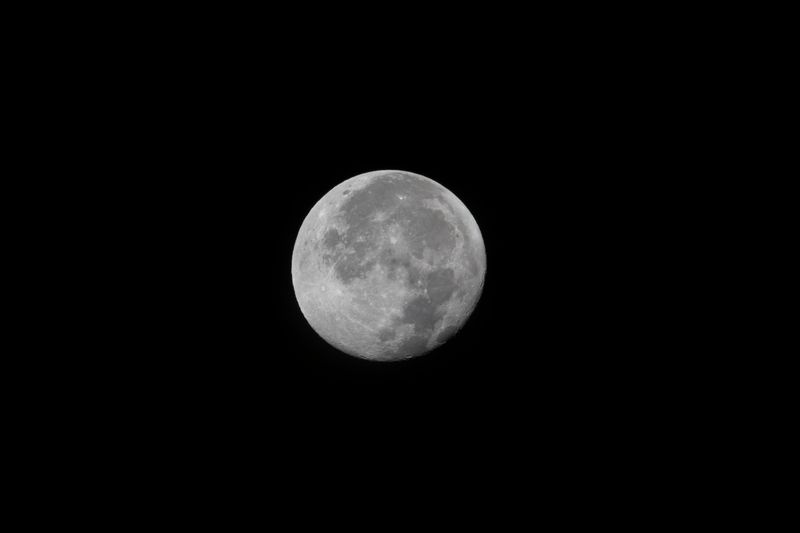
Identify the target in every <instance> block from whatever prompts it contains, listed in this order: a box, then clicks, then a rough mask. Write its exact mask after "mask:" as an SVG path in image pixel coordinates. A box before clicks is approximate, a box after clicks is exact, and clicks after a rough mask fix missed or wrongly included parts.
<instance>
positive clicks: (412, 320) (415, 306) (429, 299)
mask: <svg viewBox="0 0 800 533" xmlns="http://www.w3.org/2000/svg"><path fill="white" fill-rule="evenodd" d="M425 287H426V288H427V293H426V294H424V295H420V296H417V297H416V298H414V299H413V300H411V301H410V302H409V303H408V304H406V307H405V308H404V309H403V316H402V317H401V318H400V319H399V320H398V321H397V322H396V323H395V326H400V325H403V324H410V325H412V326H414V334H413V336H411V337H410V338H408V339H406V340H405V341H404V342H403V344H401V345H400V346H399V347H398V349H397V353H398V354H400V355H409V354H411V353H417V352H418V351H419V350H420V349H424V348H425V347H426V345H427V342H428V339H429V338H430V336H431V334H432V333H433V331H434V329H436V324H437V323H438V322H439V320H441V318H442V316H443V314H444V312H443V310H442V309H441V308H440V306H441V305H442V304H444V303H446V302H447V301H448V300H450V298H451V297H452V296H453V293H454V292H455V290H456V280H455V273H454V272H453V269H452V268H442V269H439V270H434V271H432V272H429V273H428V274H427V276H426V281H425ZM440 337H441V336H440Z"/></svg>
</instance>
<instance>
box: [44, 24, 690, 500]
mask: <svg viewBox="0 0 800 533" xmlns="http://www.w3.org/2000/svg"><path fill="white" fill-rule="evenodd" d="M444 23H445V22H443V24H444ZM274 24H276V25H278V26H280V25H281V23H279V22H275V23H274ZM447 24H450V25H451V26H452V27H453V28H456V29H458V28H462V29H463V32H461V34H459V35H448V34H442V33H440V31H439V30H440V29H441V26H437V25H436V24H435V23H434V24H432V25H430V26H425V27H423V28H422V29H421V30H420V31H416V32H415V33H413V35H410V36H409V34H408V32H405V33H398V32H397V31H390V30H381V31H380V32H377V31H366V30H363V29H362V30H361V31H351V32H344V31H342V32H337V31H336V28H335V27H328V28H327V31H326V32H322V33H321V34H315V35H314V37H315V38H314V39H310V38H309V37H308V33H305V34H301V33H293V32H291V31H289V32H283V33H281V32H274V31H267V30H266V29H265V28H263V27H259V26H258V24H254V25H253V27H250V28H242V27H240V26H238V25H234V26H232V27H230V28H227V29H226V28H224V27H223V26H224V25H223V24H221V23H220V24H217V25H214V26H213V27H212V29H213V31H212V30H211V29H209V26H193V25H191V24H189V23H186V22H185V21H184V22H182V23H180V24H178V23H177V22H175V23H173V24H172V25H167V26H166V31H158V30H153V32H149V33H147V34H146V35H144V34H142V33H141V32H140V31H139V30H136V31H135V32H132V33H130V34H128V35H130V37H129V38H128V37H125V34H122V35H123V37H122V38H121V39H119V42H118V43H117V44H115V45H114V46H110V45H109V46H107V44H108V42H109V39H110V38H111V37H110V36H102V38H100V39H98V38H95V39H94V40H92V39H88V40H87V42H86V46H85V48H83V49H78V50H77V51H76V50H74V49H71V50H68V51H66V52H65V51H63V50H59V49H54V50H52V51H51V56H50V57H51V58H55V59H52V61H53V63H54V65H57V66H60V67H61V68H62V69H61V70H55V69H54V71H53V72H55V74H53V79H52V80H51V82H52V84H57V85H58V86H59V87H62V88H63V89H62V90H61V91H59V92H57V93H56V96H55V97H53V96H51V95H50V94H49V93H48V97H49V98H55V100H56V101H55V103H54V104H52V103H48V104H44V103H43V106H45V105H52V106H53V107H52V112H51V117H50V118H51V119H53V120H52V122H53V123H54V124H55V126H53V127H52V128H50V129H47V135H50V136H52V137H53V138H54V139H68V140H69V142H66V141H64V142H63V144H62V146H69V148H68V149H66V150H64V152H63V153H59V154H58V155H57V156H55V155H54V156H52V157H53V158H57V159H58V163H59V165H60V167H61V168H69V169H72V173H71V174H70V175H74V176H75V178H74V179H70V180H67V179H65V180H64V181H62V182H61V183H62V185H60V187H63V189H64V190H65V191H68V192H69V194H71V195H75V196H77V197H79V198H81V199H82V204H81V205H85V206H86V208H81V209H78V208H71V210H72V211H73V213H72V215H71V216H74V217H75V218H76V219H79V220H82V221H83V223H84V231H82V232H79V233H78V234H77V236H76V234H75V233H71V231H72V230H69V231H67V230H59V229H56V230H54V231H64V233H65V237H66V238H67V239H68V240H69V242H71V243H72V242H77V241H79V240H81V239H86V242H87V243H88V245H87V249H88V250H89V251H90V252H91V257H92V258H93V259H92V261H91V262H90V263H89V264H86V263H85V260H84V259H83V257H84V256H83V255H81V253H80V252H79V250H80V248H79V247H78V246H77V245H71V248H69V249H68V250H67V251H66V252H65V254H64V255H63V256H62V257H61V258H60V261H62V262H67V263H70V264H74V265H75V267H76V268H77V269H79V270H81V276H82V278H81V279H87V280H88V281H87V282H86V284H81V283H75V282H74V281H71V282H70V283H71V284H70V286H71V287H75V288H74V289H73V290H74V291H75V292H76V294H75V296H74V298H73V300H70V301H79V302H81V307H86V308H87V309H88V310H89V314H88V316H87V318H82V315H78V316H80V317H81V318H80V319H79V321H80V326H79V327H76V328H74V329H73V330H72V331H70V332H69V333H68V335H69V336H70V337H69V338H78V339H80V341H79V342H77V343H76V346H79V347H80V349H81V353H82V355H81V356H79V357H77V358H74V359H66V358H65V359H64V360H63V362H61V363H60V364H59V366H57V367H56V368H60V369H63V370H64V375H71V376H77V377H78V379H73V380H69V381H68V383H69V384H68V385H67V388H68V389H69V395H70V398H74V397H78V398H82V399H83V404H82V405H83V406H84V407H83V408H78V409H75V408H73V407H72V404H70V407H68V408H65V410H67V411H69V413H71V414H72V415H74V416H76V417H83V418H84V419H85V420H87V421H88V422H89V424H91V425H93V426H94V427H95V429H97V430H98V431H100V432H101V433H102V434H103V435H104V436H103V439H104V440H103V442H106V443H111V444H109V446H110V447H111V448H112V449H117V448H116V446H120V447H124V449H127V450H133V451H134V452H135V453H130V454H126V457H128V458H129V461H130V464H129V466H130V468H131V469H134V470H135V469H137V468H141V469H143V470H147V469H150V468H153V469H156V470H157V469H159V467H161V466H163V465H168V467H169V470H170V471H175V472H179V473H180V474H176V475H181V476H185V478H184V479H188V480H192V479H197V480H202V479H208V478H209V477H212V476H214V475H220V476H221V477H224V476H225V473H226V472H228V471H231V472H243V473H244V474H245V475H252V477H253V479H250V480H247V481H245V482H244V484H245V485H246V486H251V484H257V483H258V482H259V480H263V479H268V478H270V476H277V475H278V472H279V471H281V472H284V471H289V472H290V473H291V475H288V476H286V479H293V480H294V482H295V483H297V487H294V485H290V486H287V489H286V490H287V491H291V490H298V491H309V490H327V491H329V492H330V491H333V492H336V491H337V490H340V489H341V486H343V485H341V480H342V479H346V480H350V479H351V478H352V477H356V473H358V474H359V475H363V476H364V477H362V478H360V479H361V480H363V481H361V482H360V483H361V489H360V491H359V493H358V494H364V493H369V492H370V490H371V487H375V486H378V485H379V482H381V481H386V480H387V479H398V480H399V481H398V484H397V487H405V486H406V485H413V486H414V494H415V495H419V494H420V492H422V493H425V492H426V491H427V493H428V494H429V495H431V496H435V492H436V491H437V486H438V485H436V484H435V483H434V484H429V483H428V481H427V479H428V478H427V477H426V476H422V475H421V474H422V473H426V474H431V473H434V474H435V475H436V476H441V477H443V478H446V479H447V480H448V482H449V483H454V484H455V485H460V484H461V482H462V481H463V487H464V490H465V491H467V490H469V489H467V488H466V487H469V486H470V480H474V479H475V478H488V479H492V478H494V479H500V478H501V477H502V476H504V475H509V476H512V477H513V476H517V477H519V478H520V480H521V481H522V482H524V481H525V480H526V479H531V478H532V477H536V476H538V478H542V477H544V478H547V479H548V480H550V481H549V482H550V483H551V484H552V490H553V491H555V492H557V491H558V490H560V488H559V487H561V488H563V487H565V486H568V485H569V484H570V483H571V481H570V480H571V479H573V477H574V476H581V477H582V479H590V480H592V479H593V480H594V481H593V483H597V485H592V487H595V488H596V489H597V490H601V488H600V485H601V484H602V483H603V480H605V479H609V476H612V475H614V474H613V470H614V469H615V468H616V465H618V464H620V463H627V464H635V463H636V461H637V459H636V458H637V457H638V456H639V455H642V454H644V455H646V454H648V453H651V450H653V447H652V446H653V445H654V444H655V443H658V444H659V445H663V444H664V443H669V442H670V439H671V438H672V435H670V434H669V432H666V431H664V428H665V427H668V426H669V424H671V423H673V422H674V417H673V415H671V414H670V412H671V411H670V410H671V409H672V408H673V407H674V406H675V405H676V404H679V403H680V402H681V397H682V394H683V389H684V388H686V387H687V386H688V385H687V384H686V383H687V381H686V376H691V375H692V362H691V361H690V360H688V359H687V358H685V356H682V355H681V354H682V353H683V352H682V350H683V348H684V347H683V346H677V345H676V344H675V342H674V340H673V339H672V337H671V335H670V332H671V331H672V330H673V329H677V328H679V327H684V326H686V325H687V324H685V323H684V322H683V319H682V318H681V316H680V314H677V313H673V312H672V311H673V308H672V307H670V306H669V305H668V304H667V303H666V302H667V301H669V298H670V297H669V295H668V293H669V292H670V291H672V290H673V289H674V288H675V285H674V283H675V282H674V281H673V279H674V275H675V273H680V272H682V271H684V270H686V269H688V268H690V267H691V265H689V264H686V263H680V262H677V261H676V260H675V258H674V257H673V256H672V255H671V254H670V253H669V250H670V247H671V246H673V245H674V243H673V242H671V241H670V238H669V237H667V231H666V230H668V229H669V228H670V227H671V226H673V225H674V224H677V223H679V222H678V221H679V220H680V217H681V216H682V213H681V211H680V209H681V208H679V207H673V206H672V205H671V204H670V203H669V198H670V197H671V195H672V194H674V191H675V190H678V191H680V193H681V194H684V195H686V196H691V194H690V193H691V190H692V188H691V184H690V183H687V182H686V181H682V180H683V179H684V176H686V175H687V174H686V169H685V168H676V157H675V154H678V153H682V152H685V151H687V150H692V149H695V147H693V146H689V145H688V144H687V141H686V140H685V136H684V135H683V132H685V130H686V129H687V126H686V125H685V124H684V123H683V122H682V116H681V110H682V107H681V100H680V95H681V92H682V91H684V90H686V88H685V87H682V86H680V84H678V83H676V82H675V80H674V79H672V78H670V77H669V76H665V75H664V72H665V67H664V60H663V59H662V57H661V55H660V54H661V53H662V51H661V49H660V48H659V46H658V43H653V45H652V46H649V47H639V46H635V44H636V43H638V42H640V40H641V37H640V36H639V35H632V36H631V35H629V36H628V37H627V38H623V39H615V37H614V35H612V34H605V33H604V32H603V31H602V29H599V30H598V29H597V28H595V30H596V31H594V32H587V33H584V32H583V31H581V29H580V28H576V27H575V26H574V25H575V24H576V20H575V19H574V18H572V17H567V18H565V19H564V20H563V21H562V24H560V25H556V26H550V25H549V23H548V22H546V21H545V20H544V19H542V20H540V21H539V22H537V23H536V24H534V25H533V27H531V26H529V25H526V23H525V21H524V20H522V21H521V22H519V23H517V24H511V26H507V25H504V24H500V25H496V24H495V25H493V24H494V23H493V22H492V21H487V22H486V23H485V24H484V23H483V22H481V23H480V24H478V25H477V26H475V27H477V28H483V29H482V30H481V31H471V30H470V28H472V26H460V25H459V24H456V23H452V21H451V22H447ZM487 25H488V26H487ZM591 26H592V24H591V23H590V22H589V23H586V24H585V27H587V28H589V27H591ZM176 27H179V28H180V30H181V31H173V30H175V28H176ZM270 27H272V26H270ZM448 27H450V26H448ZM487 27H489V28H493V29H490V30H486V28H487ZM104 29H105V30H106V31H107V32H108V33H109V34H116V33H117V28H116V27H111V26H106V27H104ZM645 30H646V28H643V29H642V31H645ZM456 33H459V32H458V31H457V32H456ZM598 43H601V44H602V46H599V45H598ZM100 45H102V46H100ZM373 45H374V46H373ZM59 54H62V55H61V56H60V57H59ZM54 68H55V67H54ZM43 102H44V100H43ZM48 102H50V101H49V100H48ZM379 169H400V170H407V171H412V172H416V173H419V174H422V175H425V176H427V177H429V178H431V179H433V180H435V181H437V182H438V183H440V184H442V185H443V186H445V187H447V188H448V189H450V190H451V191H452V192H453V193H455V194H456V195H457V196H458V197H459V198H460V199H461V200H462V201H463V202H464V203H465V204H466V205H467V207H468V208H469V209H470V211H471V212H472V214H473V215H474V217H475V219H476V220H477V222H478V224H479V226H480V229H481V231H482V234H483V238H484V241H485V245H486V253H487V264H488V267H487V273H486V280H485V286H484V292H483V296H482V298H481V300H480V302H479V303H478V305H477V307H476V309H475V312H474V313H473V315H472V317H471V318H470V320H469V321H468V322H467V324H466V326H465V327H464V328H463V329H462V331H461V332H460V333H459V334H458V335H457V336H455V337H454V338H453V339H451V340H450V341H449V342H448V343H447V344H445V345H444V346H442V347H441V348H439V349H437V350H436V351H434V352H432V353H430V354H428V355H426V356H423V357H420V358H417V359H414V360H411V361H405V362H400V363H372V362H368V361H363V360H359V359H356V358H353V357H350V356H347V355H345V354H342V353H340V352H338V351H337V350H335V349H334V348H332V347H330V346H329V345H327V344H326V343H325V341H323V340H322V339H321V338H320V337H319V336H318V335H317V334H316V333H315V332H314V331H313V330H312V329H311V327H310V326H309V325H308V324H307V323H306V321H305V319H304V317H303V316H302V314H301V312H300V309H299V306H298V305H297V302H296V300H295V297H294V293H293V288H292V281H291V255H292V248H293V245H294V241H295V238H296V235H297V231H298V230H299V228H300V225H301V223H302V221H303V219H304V217H305V216H306V214H307V213H308V211H309V210H310V209H311V208H312V206H313V205H314V204H315V202H317V200H319V199H320V198H321V197H322V196H323V195H324V194H326V193H327V192H328V191H329V190H330V189H331V188H332V187H334V186H335V185H337V184H338V183H340V182H342V181H344V180H346V179H348V178H350V177H352V176H355V175H357V174H360V173H363V172H368V171H371V170H379ZM58 191H59V190H58V188H56V189H55V192H54V196H58ZM86 236H89V238H88V239H87V238H86ZM86 287H91V290H89V289H87V288H86ZM84 291H85V292H84ZM70 313H72V314H73V315H74V314H75V310H74V309H65V314H70ZM689 325H690V326H693V324H689ZM54 373H55V374H58V371H55V372H54ZM677 375H680V376H681V377H682V380H681V381H676V380H673V379H672V378H673V377H675V376H677ZM98 421H99V422H98ZM676 446H679V444H676ZM209 458H210V459H209ZM661 461H662V462H661V463H660V464H661V465H665V466H667V467H668V466H669V464H670V461H671V459H670V458H669V457H666V458H662V459H661ZM162 470H163V469H162ZM634 470H635V469H634ZM593 472H597V475H594V474H593ZM248 473H251V474H248ZM307 475H308V476H312V475H313V476H314V479H315V480H317V481H318V480H319V479H320V478H323V479H324V480H327V481H326V483H328V485H323V486H322V487H320V486H318V485H314V486H309V485H308V484H305V481H304V480H307V479H308V478H307V477H306V476H307ZM635 475H636V473H635V472H634V473H633V476H634V479H635ZM414 476H420V477H417V478H415V477H414ZM400 480H402V482H401V481H400ZM300 485H302V488H300ZM491 486H495V485H493V484H492V482H491V481H489V482H488V484H487V485H484V488H485V487H491ZM548 490H550V489H548ZM299 493H302V492H299ZM302 494H303V495H305V493H302Z"/></svg>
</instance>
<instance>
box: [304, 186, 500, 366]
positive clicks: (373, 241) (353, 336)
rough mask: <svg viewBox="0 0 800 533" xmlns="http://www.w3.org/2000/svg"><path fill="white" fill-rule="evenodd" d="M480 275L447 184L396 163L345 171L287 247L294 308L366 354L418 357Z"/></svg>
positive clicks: (323, 332) (460, 314)
mask: <svg viewBox="0 0 800 533" xmlns="http://www.w3.org/2000/svg"><path fill="white" fill-rule="evenodd" d="M485 275H486V250H485V247H484V243H483V237H482V235H481V232H480V229H479V228H478V224H477V222H475V219H474V218H473V216H472V214H471V213H470V212H469V210H468V209H467V207H466V206H465V205H464V204H463V203H462V202H461V200H459V199H458V198H457V197H456V196H455V195H454V194H453V193H452V192H450V191H449V190H447V189H446V188H445V187H443V186H442V185H440V184H438V183H436V182H435V181H433V180H431V179H429V178H426V177H425V176H421V175H419V174H414V173H412V172H405V171H400V170H378V171H374V172H367V173H365V174H360V175H358V176H355V177H353V178H350V179H348V180H346V181H344V182H342V183H340V184H339V185H337V186H336V187H334V188H333V189H331V190H330V191H329V192H328V193H327V194H326V195H325V196H323V197H322V199H320V200H319V201H318V202H317V203H316V205H314V207H313V208H312V209H311V211H310V212H309V213H308V215H307V216H306V218H305V220H304V221H303V224H302V226H301V227H300V231H299V232H298V234H297V240H296V241H295V245H294V251H293V253H292V283H293V285H294V292H295V296H296V297H297V302H298V304H299V305H300V310H301V311H302V313H303V316H305V318H306V320H307V321H308V323H309V324H310V325H311V327H312V328H313V329H314V331H316V332H317V333H318V334H319V335H320V336H321V337H322V338H323V339H325V341H327V342H328V343H329V344H331V345H332V346H334V347H335V348H337V349H339V350H341V351H342V352H344V353H347V354H349V355H352V356H355V357H360V358H363V359H368V360H371V361H397V360H402V359H408V358H411V357H417V356H420V355H423V354H426V353H428V352H430V351H431V350H433V349H435V348H436V347H437V346H440V345H442V344H443V343H445V342H446V341H447V340H448V339H449V338H450V337H452V336H453V335H454V334H455V333H456V332H457V331H458V330H459V329H460V328H461V327H463V326H464V324H465V323H466V322H467V320H468V319H469V316H470V314H472V311H473V309H474V308H475V306H476V305H477V303H478V300H479V299H480V296H481V292H482V290H483V283H484V278H485Z"/></svg>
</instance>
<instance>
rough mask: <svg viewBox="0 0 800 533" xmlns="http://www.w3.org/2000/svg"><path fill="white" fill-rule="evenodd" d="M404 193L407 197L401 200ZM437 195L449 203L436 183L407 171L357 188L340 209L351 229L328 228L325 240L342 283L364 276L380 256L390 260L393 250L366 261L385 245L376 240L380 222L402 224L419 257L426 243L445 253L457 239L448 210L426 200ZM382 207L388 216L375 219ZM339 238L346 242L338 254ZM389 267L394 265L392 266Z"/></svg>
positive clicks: (409, 243)
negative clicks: (378, 221) (433, 205)
mask: <svg viewBox="0 0 800 533" xmlns="http://www.w3.org/2000/svg"><path fill="white" fill-rule="evenodd" d="M399 196H404V197H405V199H404V200H400V198H399ZM434 199H438V200H439V201H440V202H442V203H443V204H446V202H444V201H443V200H442V198H441V194H440V191H439V190H438V188H437V187H436V186H435V184H432V183H430V182H428V181H427V180H424V179H421V178H418V177H416V176H412V175H409V174H405V173H402V172H394V173H390V174H386V175H383V176H380V177H379V178H377V179H375V180H374V181H372V183H370V184H369V185H367V186H366V187H363V188H362V189H359V190H356V191H352V192H351V194H350V195H349V197H348V198H347V200H345V202H344V203H343V204H342V206H341V207H340V209H339V212H338V213H337V216H338V217H339V218H340V219H341V220H342V221H343V222H344V224H345V227H346V228H347V229H346V231H345V233H344V235H339V234H338V232H336V234H335V235H331V237H330V238H329V237H328V234H330V232H331V231H333V230H329V232H328V234H326V235H325V239H324V242H323V245H324V246H325V247H326V248H327V249H328V250H329V253H330V256H329V260H330V261H331V264H333V263H335V264H336V267H335V271H336V275H337V277H338V278H339V279H340V280H341V281H342V283H344V284H345V285H346V284H349V283H350V282H351V281H353V280H354V279H356V278H363V277H364V276H365V274H366V273H367V272H369V270H370V269H371V268H372V267H373V266H374V265H375V263H376V262H377V261H378V260H380V261H387V260H390V259H391V258H390V257H389V256H390V255H391V254H389V255H386V254H383V253H381V254H380V256H381V257H380V258H379V259H375V260H365V258H366V257H367V256H368V255H374V256H378V255H379V250H378V247H379V246H381V245H382V243H380V242H377V240H378V239H377V237H378V234H379V233H380V227H379V226H381V227H385V226H386V225H389V224H391V223H397V224H398V226H399V227H401V228H403V230H404V231H405V233H406V235H405V237H406V242H407V244H408V245H409V249H410V252H411V253H412V254H413V255H414V256H415V257H417V258H419V259H421V258H422V257H423V253H424V250H425V247H429V248H432V249H434V250H437V251H439V252H441V253H443V254H449V253H451V252H452V250H453V248H454V247H455V244H456V239H455V230H454V228H453V227H452V226H451V225H450V223H449V222H448V221H447V219H446V217H445V216H444V214H443V213H441V212H440V211H438V210H435V209H430V208H428V207H426V206H425V205H424V203H423V202H424V201H425V200H434ZM379 212H380V213H384V214H385V215H386V218H385V219H384V221H382V222H380V223H376V222H374V221H373V220H372V219H373V217H374V216H375V215H376V214H377V213H379ZM340 242H341V243H342V244H343V246H342V247H341V248H340V249H339V250H338V253H332V252H333V249H334V248H335V247H336V246H337V245H338V244H339V243H340ZM384 264H386V263H384ZM387 266H389V267H390V268H389V269H390V270H393V268H392V267H393V265H389V264H387ZM415 275H416V274H415V273H412V276H415Z"/></svg>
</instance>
